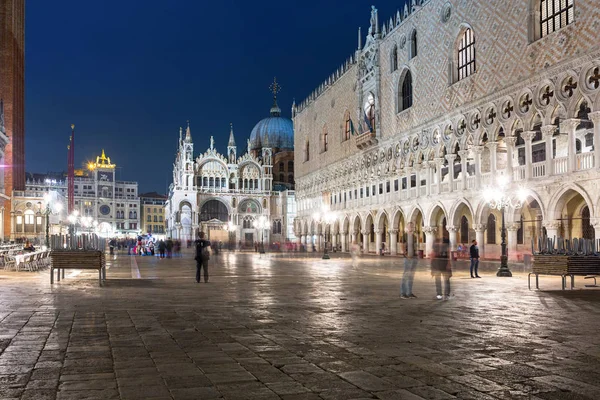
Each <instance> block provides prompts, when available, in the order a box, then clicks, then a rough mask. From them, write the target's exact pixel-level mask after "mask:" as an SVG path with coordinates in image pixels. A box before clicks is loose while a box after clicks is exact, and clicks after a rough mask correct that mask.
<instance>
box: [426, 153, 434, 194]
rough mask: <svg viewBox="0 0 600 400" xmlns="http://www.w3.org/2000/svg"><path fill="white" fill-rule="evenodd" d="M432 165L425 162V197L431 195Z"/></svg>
mask: <svg viewBox="0 0 600 400" xmlns="http://www.w3.org/2000/svg"><path fill="white" fill-rule="evenodd" d="M431 164H432V163H431V162H428V161H425V195H427V196H429V195H431V181H432V176H433V173H432V168H433V167H432V165H431Z"/></svg>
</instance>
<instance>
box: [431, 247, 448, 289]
mask: <svg viewBox="0 0 600 400" xmlns="http://www.w3.org/2000/svg"><path fill="white" fill-rule="evenodd" d="M433 252H434V257H435V258H434V259H433V260H431V276H433V277H434V278H435V289H436V293H437V296H436V297H437V299H438V300H442V299H443V298H444V296H445V298H446V300H448V299H449V298H450V277H452V266H451V264H450V246H449V243H448V240H447V239H444V240H443V241H442V240H439V239H438V240H437V241H436V242H435V243H434V245H433ZM442 278H443V279H444V290H443V291H442Z"/></svg>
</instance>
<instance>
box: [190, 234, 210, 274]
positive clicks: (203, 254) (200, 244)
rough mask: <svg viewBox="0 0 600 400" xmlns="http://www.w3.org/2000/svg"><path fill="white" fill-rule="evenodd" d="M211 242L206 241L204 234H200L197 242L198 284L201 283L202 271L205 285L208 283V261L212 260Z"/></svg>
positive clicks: (195, 258)
mask: <svg viewBox="0 0 600 400" xmlns="http://www.w3.org/2000/svg"><path fill="white" fill-rule="evenodd" d="M209 247H210V242H209V241H208V240H204V232H200V233H199V234H198V239H197V240H196V257H194V260H196V283H200V270H201V269H204V283H208V260H210V250H209Z"/></svg>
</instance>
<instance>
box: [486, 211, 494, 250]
mask: <svg viewBox="0 0 600 400" xmlns="http://www.w3.org/2000/svg"><path fill="white" fill-rule="evenodd" d="M487 244H496V217H495V216H494V214H490V215H489V216H488V220H487Z"/></svg>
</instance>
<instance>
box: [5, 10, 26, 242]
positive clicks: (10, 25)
mask: <svg viewBox="0 0 600 400" xmlns="http://www.w3.org/2000/svg"><path fill="white" fill-rule="evenodd" d="M0 102H1V103H2V105H3V112H4V129H5V131H4V132H3V134H4V135H6V136H7V137H8V139H9V142H8V144H6V143H5V144H3V145H2V147H3V154H2V159H0V163H1V164H2V165H6V166H7V167H5V168H2V170H3V171H2V173H3V174H4V192H3V193H5V194H6V195H7V196H11V194H12V191H13V189H14V190H24V189H25V0H0ZM5 200H6V199H5ZM10 206H11V203H10V202H9V201H4V204H3V205H2V206H1V207H2V214H3V217H2V223H3V224H4V225H3V233H4V235H3V236H2V237H3V238H4V237H7V236H8V234H9V232H10V218H8V215H10V212H11V211H10Z"/></svg>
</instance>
